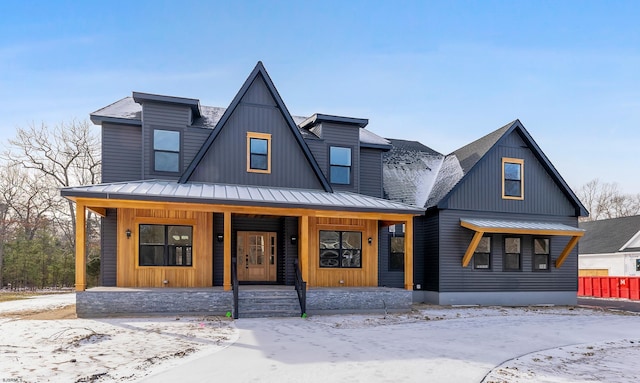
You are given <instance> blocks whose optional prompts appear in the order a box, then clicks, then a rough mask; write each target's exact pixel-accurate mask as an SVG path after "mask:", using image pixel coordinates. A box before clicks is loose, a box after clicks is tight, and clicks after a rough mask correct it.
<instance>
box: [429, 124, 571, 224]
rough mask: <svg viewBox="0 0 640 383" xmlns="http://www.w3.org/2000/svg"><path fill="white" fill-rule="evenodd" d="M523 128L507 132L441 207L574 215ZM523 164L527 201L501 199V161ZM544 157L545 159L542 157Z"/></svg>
mask: <svg viewBox="0 0 640 383" xmlns="http://www.w3.org/2000/svg"><path fill="white" fill-rule="evenodd" d="M525 138H526V135H525V134H524V132H523V131H522V130H520V129H511V130H509V131H506V132H505V134H504V136H502V137H501V138H500V139H499V140H497V141H496V143H495V145H493V147H491V149H489V150H488V151H487V152H486V153H485V154H484V156H482V158H480V159H478V160H477V161H476V163H475V164H474V166H473V168H471V169H469V170H468V172H467V173H466V174H465V176H464V177H463V178H462V179H461V180H460V182H459V184H458V185H457V186H456V187H455V188H454V189H453V190H452V191H451V192H450V193H449V195H448V196H447V198H446V200H445V201H443V204H441V205H440V207H442V208H449V209H460V210H477V211H495V212H508V213H519V214H545V215H561V216H575V215H576V207H575V205H574V203H573V201H572V200H570V199H569V198H568V197H567V195H566V193H565V191H564V190H563V189H562V185H560V184H559V183H558V182H557V181H556V180H555V179H554V177H553V174H552V173H551V172H550V171H549V169H548V168H547V166H545V164H544V163H543V162H541V157H543V155H541V154H540V153H538V152H537V148H536V147H533V146H532V145H531V144H530V142H529V140H528V139H526V140H525ZM503 158H511V159H519V160H522V161H524V166H523V184H524V199H523V200H509V199H504V198H502V177H503V176H502V159H503ZM543 158H544V157H543Z"/></svg>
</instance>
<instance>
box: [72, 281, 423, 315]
mask: <svg viewBox="0 0 640 383" xmlns="http://www.w3.org/2000/svg"><path fill="white" fill-rule="evenodd" d="M283 290H295V289H294V287H293V286H282V285H241V286H240V289H239V291H240V292H243V291H251V292H252V293H254V294H261V293H264V295H265V296H269V295H270V294H273V293H274V292H275V291H283ZM411 303H412V292H411V291H407V290H404V289H396V288H388V287H354V288H349V287H342V288H328V287H315V288H309V289H308V290H307V314H308V315H322V314H337V313H343V314H355V313H384V312H402V311H409V310H410V309H411ZM232 311H233V292H232V291H225V290H224V289H223V288H222V287H208V288H122V287H95V288H92V289H88V290H86V291H79V292H77V293H76V313H77V315H78V317H80V318H97V317H114V316H157V315H226V314H227V313H228V312H232Z"/></svg>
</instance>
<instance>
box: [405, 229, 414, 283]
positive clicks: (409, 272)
mask: <svg viewBox="0 0 640 383" xmlns="http://www.w3.org/2000/svg"><path fill="white" fill-rule="evenodd" d="M404 288H405V290H413V217H409V219H407V221H406V223H405V227H404Z"/></svg>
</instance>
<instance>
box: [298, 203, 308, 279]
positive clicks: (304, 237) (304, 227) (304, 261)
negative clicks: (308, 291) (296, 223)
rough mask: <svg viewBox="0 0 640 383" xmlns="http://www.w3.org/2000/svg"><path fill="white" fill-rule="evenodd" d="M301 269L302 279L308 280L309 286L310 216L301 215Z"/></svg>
mask: <svg viewBox="0 0 640 383" xmlns="http://www.w3.org/2000/svg"><path fill="white" fill-rule="evenodd" d="M299 238H300V247H299V249H300V259H299V262H300V271H301V272H302V280H303V281H305V282H307V287H309V216H308V215H303V216H302V217H300V235H299Z"/></svg>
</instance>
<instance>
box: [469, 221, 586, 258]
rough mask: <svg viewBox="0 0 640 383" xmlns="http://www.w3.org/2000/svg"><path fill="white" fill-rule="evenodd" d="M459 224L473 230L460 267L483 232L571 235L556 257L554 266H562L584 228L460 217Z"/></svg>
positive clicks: (476, 244)
mask: <svg viewBox="0 0 640 383" xmlns="http://www.w3.org/2000/svg"><path fill="white" fill-rule="evenodd" d="M460 226H462V227H465V228H467V229H470V230H473V231H475V234H474V235H473V239H472V240H471V243H470V244H469V247H468V248H467V251H466V253H465V254H464V257H462V267H466V266H467V265H469V262H470V261H471V258H472V257H473V253H474V252H475V251H476V248H477V247H478V244H479V243H480V240H481V239H482V236H483V235H484V234H487V233H489V234H529V235H556V236H566V237H571V239H570V240H569V243H567V245H566V246H565V248H564V250H562V253H560V256H559V257H558V259H556V264H555V265H556V268H559V267H560V266H562V264H563V263H564V261H565V260H566V258H567V256H568V255H569V253H570V252H571V250H573V248H574V247H575V246H576V244H577V243H578V240H579V239H580V237H582V236H583V235H584V230H583V229H579V228H577V227H573V226H569V225H564V224H561V223H554V222H531V221H515V220H501V219H477V218H460Z"/></svg>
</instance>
